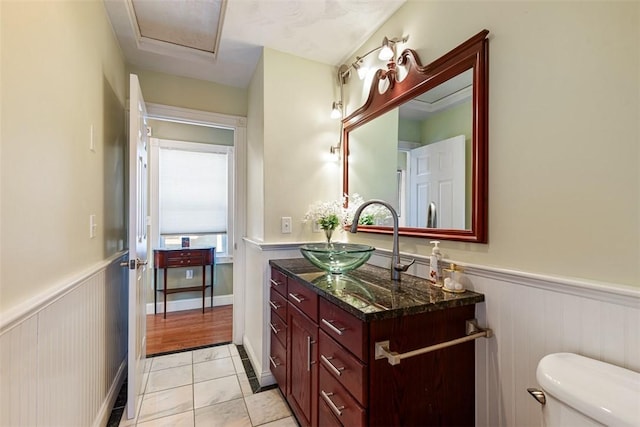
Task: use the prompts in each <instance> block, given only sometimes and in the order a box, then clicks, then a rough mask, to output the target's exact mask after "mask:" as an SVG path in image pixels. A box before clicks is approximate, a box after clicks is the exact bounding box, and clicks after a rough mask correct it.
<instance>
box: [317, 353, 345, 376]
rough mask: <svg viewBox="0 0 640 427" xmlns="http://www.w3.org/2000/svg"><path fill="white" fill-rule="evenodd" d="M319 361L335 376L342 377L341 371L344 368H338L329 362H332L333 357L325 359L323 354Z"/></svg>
mask: <svg viewBox="0 0 640 427" xmlns="http://www.w3.org/2000/svg"><path fill="white" fill-rule="evenodd" d="M320 359H321V360H322V361H323V362H324V364H325V365H327V366H328V367H329V369H331V370H332V371H333V372H334V373H335V374H336V375H337V376H341V375H342V371H344V366H343V367H340V368H338V367H337V366H336V365H334V364H333V363H331V361H332V360H333V357H325V356H324V354H321V355H320Z"/></svg>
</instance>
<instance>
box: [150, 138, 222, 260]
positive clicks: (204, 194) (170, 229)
mask: <svg viewBox="0 0 640 427" xmlns="http://www.w3.org/2000/svg"><path fill="white" fill-rule="evenodd" d="M232 172H233V147H229V146H221V145H211V144H197V143H187V142H179V141H164V140H161V141H160V147H159V152H158V202H159V231H160V245H161V246H163V247H180V246H181V245H182V238H183V237H189V238H190V246H192V247H196V246H215V247H216V255H217V256H219V257H227V256H231V255H232V245H231V244H230V242H233V235H232V233H233V211H232V209H233V203H232V201H233V173H232Z"/></svg>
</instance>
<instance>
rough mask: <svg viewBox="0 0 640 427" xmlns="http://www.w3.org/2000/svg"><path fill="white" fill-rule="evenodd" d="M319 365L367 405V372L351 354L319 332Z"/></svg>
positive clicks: (322, 332)
mask: <svg viewBox="0 0 640 427" xmlns="http://www.w3.org/2000/svg"><path fill="white" fill-rule="evenodd" d="M319 349H320V356H319V360H320V365H322V366H324V367H325V368H326V369H327V372H329V373H330V374H331V375H332V376H333V377H334V378H335V379H336V380H337V381H338V382H339V383H340V384H341V385H342V386H343V387H344V388H345V389H346V390H347V391H348V392H349V393H351V395H352V396H353V397H354V398H355V399H356V400H357V401H358V402H360V404H362V405H363V406H364V405H366V403H367V373H366V372H367V371H366V366H365V365H364V364H362V363H361V362H360V361H359V360H358V359H357V358H355V357H354V356H353V355H352V354H351V353H349V352H348V351H347V350H345V349H344V348H343V347H342V346H341V345H339V344H338V343H336V342H335V341H334V340H333V339H331V338H330V337H329V335H327V334H326V333H325V332H324V331H320V347H319Z"/></svg>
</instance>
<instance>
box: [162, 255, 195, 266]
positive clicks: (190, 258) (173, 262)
mask: <svg viewBox="0 0 640 427" xmlns="http://www.w3.org/2000/svg"><path fill="white" fill-rule="evenodd" d="M190 265H196V266H201V265H204V256H202V254H201V253H195V254H190V253H188V252H187V253H184V252H181V253H180V254H175V256H174V255H172V256H169V257H167V267H188V266H190Z"/></svg>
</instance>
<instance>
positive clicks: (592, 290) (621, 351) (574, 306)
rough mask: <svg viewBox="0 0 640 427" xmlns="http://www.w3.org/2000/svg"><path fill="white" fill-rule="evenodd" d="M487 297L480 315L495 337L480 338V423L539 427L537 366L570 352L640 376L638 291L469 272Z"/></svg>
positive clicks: (511, 274) (512, 274)
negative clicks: (533, 391) (550, 356)
mask: <svg viewBox="0 0 640 427" xmlns="http://www.w3.org/2000/svg"><path fill="white" fill-rule="evenodd" d="M465 275H466V276H467V278H468V279H469V284H470V288H472V289H474V290H475V291H477V292H480V293H483V294H484V295H485V303H484V304H479V305H478V308H477V309H476V314H477V317H478V320H479V323H480V324H481V325H488V326H489V327H490V328H491V329H493V332H494V334H495V337H494V338H491V339H481V340H477V341H476V425H478V426H491V427H497V426H518V427H520V426H540V425H542V423H541V412H540V405H539V404H538V403H537V402H536V401H535V400H534V399H533V398H532V397H531V396H530V395H529V394H528V393H527V387H539V385H538V383H537V381H536V368H537V366H538V362H539V361H540V359H541V358H542V357H544V356H545V355H547V354H550V353H557V352H571V353H577V354H581V355H584V356H587V357H591V358H593V359H597V360H602V361H604V362H607V363H611V364H614V365H618V366H622V367H624V368H627V369H631V370H633V371H639V372H640V289H638V288H627V287H622V286H614V285H607V284H594V283H590V282H587V281H584V282H580V281H576V280H567V279H561V278H551V277H544V276H539V275H531V274H525V273H519V272H505V271H499V270H490V269H485V268H468V269H467V272H466V273H465Z"/></svg>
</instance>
